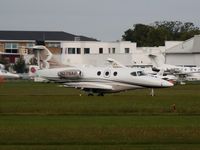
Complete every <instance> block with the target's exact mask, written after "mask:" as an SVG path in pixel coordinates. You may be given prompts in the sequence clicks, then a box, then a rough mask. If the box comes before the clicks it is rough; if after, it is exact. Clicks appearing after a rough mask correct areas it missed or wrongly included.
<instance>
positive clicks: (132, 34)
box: [122, 21, 200, 47]
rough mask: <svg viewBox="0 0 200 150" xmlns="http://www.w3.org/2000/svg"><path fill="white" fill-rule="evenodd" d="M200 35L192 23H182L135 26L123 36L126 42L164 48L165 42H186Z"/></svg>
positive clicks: (197, 28)
mask: <svg viewBox="0 0 200 150" xmlns="http://www.w3.org/2000/svg"><path fill="white" fill-rule="evenodd" d="M197 34H200V30H199V27H196V26H195V25H194V24H193V23H191V22H186V23H182V22H180V21H162V22H158V21H156V22H154V23H153V24H151V25H144V24H135V25H133V28H132V29H128V30H127V31H125V32H124V35H122V39H123V40H125V41H132V42H136V43H137V44H138V46H139V47H141V46H162V45H164V43H165V41H167V40H169V41H171V40H174V41H184V40H187V39H189V38H191V37H193V36H194V35H197Z"/></svg>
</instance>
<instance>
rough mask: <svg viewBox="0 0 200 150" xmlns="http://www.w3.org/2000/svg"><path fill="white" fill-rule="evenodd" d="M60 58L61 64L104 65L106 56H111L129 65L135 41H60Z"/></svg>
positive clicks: (134, 48)
mask: <svg viewBox="0 0 200 150" xmlns="http://www.w3.org/2000/svg"><path fill="white" fill-rule="evenodd" d="M61 47H62V54H61V60H62V63H63V64H66V65H70V64H74V65H78V64H89V65H90V64H91V65H95V66H101V65H105V63H106V59H107V58H113V59H115V60H117V61H120V62H121V63H122V64H124V65H131V64H132V63H133V62H132V60H133V59H132V56H133V53H134V51H136V43H132V42H128V41H120V42H99V41H87V42H83V41H72V42H62V43H61Z"/></svg>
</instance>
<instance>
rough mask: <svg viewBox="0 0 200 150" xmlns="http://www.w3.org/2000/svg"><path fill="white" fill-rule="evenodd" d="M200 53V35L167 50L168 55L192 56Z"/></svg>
mask: <svg viewBox="0 0 200 150" xmlns="http://www.w3.org/2000/svg"><path fill="white" fill-rule="evenodd" d="M190 53H193V54H195V53H200V35H195V36H194V37H193V38H191V39H189V40H186V41H184V42H183V43H181V44H178V45H176V46H174V47H172V48H169V49H167V50H166V54H190Z"/></svg>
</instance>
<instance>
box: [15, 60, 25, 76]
mask: <svg viewBox="0 0 200 150" xmlns="http://www.w3.org/2000/svg"><path fill="white" fill-rule="evenodd" d="M13 69H14V70H15V71H16V72H17V73H24V72H25V71H26V64H25V60H24V59H23V58H19V59H18V60H17V62H16V63H15V64H14V66H13Z"/></svg>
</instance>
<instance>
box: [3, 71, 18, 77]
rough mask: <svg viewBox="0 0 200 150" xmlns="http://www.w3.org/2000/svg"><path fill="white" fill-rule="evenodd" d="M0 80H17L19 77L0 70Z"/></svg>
mask: <svg viewBox="0 0 200 150" xmlns="http://www.w3.org/2000/svg"><path fill="white" fill-rule="evenodd" d="M0 78H1V79H18V78H20V76H19V75H18V74H14V73H10V72H8V71H6V70H0Z"/></svg>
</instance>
